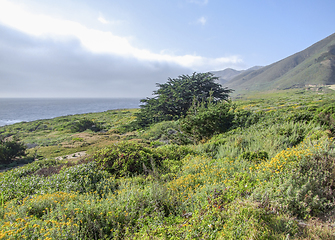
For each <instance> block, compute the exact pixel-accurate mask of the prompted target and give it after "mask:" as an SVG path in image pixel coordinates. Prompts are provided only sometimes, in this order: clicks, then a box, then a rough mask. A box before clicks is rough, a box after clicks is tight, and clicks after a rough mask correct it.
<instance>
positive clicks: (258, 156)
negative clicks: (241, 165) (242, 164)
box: [239, 151, 269, 162]
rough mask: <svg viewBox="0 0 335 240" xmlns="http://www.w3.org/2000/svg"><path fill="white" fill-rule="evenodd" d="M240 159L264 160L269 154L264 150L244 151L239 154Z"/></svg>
mask: <svg viewBox="0 0 335 240" xmlns="http://www.w3.org/2000/svg"><path fill="white" fill-rule="evenodd" d="M239 158H240V159H246V160H248V161H252V162H259V161H261V160H266V159H268V158H269V154H268V153H267V152H265V151H257V152H249V151H248V152H244V153H242V154H241V155H240V156H239Z"/></svg>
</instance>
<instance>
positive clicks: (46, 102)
mask: <svg viewBox="0 0 335 240" xmlns="http://www.w3.org/2000/svg"><path fill="white" fill-rule="evenodd" d="M139 104H140V99H133V98H104V99H102V98H101V99H91V98H85V99H82V98H74V99H56V98H55V99H45V98H35V99H31V98H29V99H24V98H0V126H5V125H10V124H14V123H18V122H30V121H34V120H39V119H50V118H55V117H60V116H67V115H74V114H83V113H91V112H104V111H107V110H114V109H127V108H138V107H139Z"/></svg>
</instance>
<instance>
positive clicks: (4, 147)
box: [0, 138, 26, 164]
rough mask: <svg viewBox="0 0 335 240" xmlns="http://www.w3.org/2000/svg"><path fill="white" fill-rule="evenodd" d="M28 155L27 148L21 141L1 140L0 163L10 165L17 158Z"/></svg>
mask: <svg viewBox="0 0 335 240" xmlns="http://www.w3.org/2000/svg"><path fill="white" fill-rule="evenodd" d="M25 155H26V146H25V145H24V144H23V143H22V142H19V139H17V138H13V139H12V140H4V139H3V138H0V163H1V164H3V163H9V162H10V161H12V160H14V159H15V158H17V157H21V156H25Z"/></svg>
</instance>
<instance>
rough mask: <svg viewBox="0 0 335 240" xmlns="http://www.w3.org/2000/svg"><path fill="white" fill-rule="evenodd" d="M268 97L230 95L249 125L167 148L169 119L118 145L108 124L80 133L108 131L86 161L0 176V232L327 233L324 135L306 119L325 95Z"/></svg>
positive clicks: (156, 235) (333, 166)
mask: <svg viewBox="0 0 335 240" xmlns="http://www.w3.org/2000/svg"><path fill="white" fill-rule="evenodd" d="M273 96H274V97H273V98H271V95H263V96H260V97H262V98H263V100H260V99H257V98H253V99H249V100H243V101H242V100H239V101H237V102H236V105H237V107H238V108H240V109H244V110H245V111H250V112H251V114H246V115H243V118H245V117H246V118H247V119H248V118H252V119H253V121H249V123H250V124H245V125H243V126H234V127H233V128H232V129H231V130H230V131H229V132H226V133H223V134H220V135H216V136H214V137H212V138H211V139H210V140H209V141H207V142H203V143H199V144H197V145H192V144H191V145H182V144H181V143H182V142H179V145H178V144H172V142H171V141H170V142H169V144H167V143H168V142H167V141H166V140H167V139H168V138H165V137H164V136H163V134H165V133H166V132H167V131H169V129H170V130H171V129H177V130H178V128H177V127H178V124H177V123H176V122H165V123H161V124H158V125H156V126H152V127H151V128H150V129H145V130H143V132H140V133H138V134H137V133H131V134H133V136H134V135H135V134H136V136H135V137H136V138H137V140H135V139H131V140H128V141H129V142H120V139H122V135H121V134H118V133H116V128H115V127H111V128H112V129H106V130H107V133H92V132H87V133H89V134H90V135H91V136H94V137H95V136H107V138H100V139H98V140H97V142H96V143H94V144H92V145H91V147H92V148H91V151H92V153H93V152H94V154H95V155H93V156H89V157H87V158H86V159H82V160H61V161H58V160H54V159H49V160H45V159H44V160H38V161H34V162H33V163H30V164H27V165H25V166H22V167H20V168H16V169H12V170H7V171H5V172H2V173H0V239H335V234H334V232H335V231H334V224H335V214H334V211H335V205H334V203H335V199H334V196H335V195H334V192H335V185H334V183H335V162H334V160H335V142H334V138H333V134H334V133H333V132H332V131H330V130H329V128H328V127H327V126H328V125H325V124H322V123H320V122H318V121H315V120H314V118H313V116H314V115H313V114H314V113H315V112H317V109H318V108H320V107H323V106H327V104H329V103H331V99H334V95H331V94H328V95H326V94H325V95H316V94H315V93H313V92H311V93H308V92H304V93H303V94H300V93H297V92H289V93H286V95H285V94H284V93H282V92H281V93H278V95H277V96H276V95H273ZM316 99H318V100H316ZM269 109H270V110H269ZM108 114H109V116H108V117H110V115H113V114H110V113H108ZM127 114H128V113H125V114H124V115H125V116H129V115H127ZM252 114H257V118H254V116H253V115H252ZM115 115H118V114H115ZM85 117H87V116H85ZM118 121H120V122H124V123H127V121H131V116H130V117H129V118H127V117H126V120H121V119H120V120H118ZM110 130H113V131H110ZM108 131H110V135H109V133H108ZM179 133H180V134H183V133H181V132H179ZM99 134H100V135H99ZM105 134H106V135H105ZM115 134H117V135H118V136H120V138H119V139H117V140H112V139H110V137H111V136H115ZM165 136H166V135H165ZM179 137H180V136H179ZM182 137H185V138H186V137H187V136H186V135H184V136H182ZM74 138H80V136H78V135H75V136H72V137H71V140H72V139H74ZM141 138H142V139H141ZM82 139H83V141H81V140H80V141H79V142H80V143H82V142H85V141H87V139H85V137H82ZM169 139H170V140H171V138H169ZM123 140H124V139H123ZM160 140H161V141H160ZM119 144H120V145H119ZM93 146H94V147H95V148H93ZM58 147H59V148H61V146H58ZM105 147H106V148H105ZM129 149H133V150H132V151H129ZM72 150H78V149H76V148H73V149H72ZM53 151H55V150H53ZM61 151H64V150H61ZM135 153H136V154H135ZM246 153H249V155H248V154H246ZM265 153H266V154H265ZM247 156H253V157H247ZM104 159H105V160H104ZM100 160H101V161H110V162H111V163H113V164H116V165H115V166H114V167H115V168H114V167H113V168H112V169H109V168H104V167H103V166H101V165H100V164H98V163H99V161H100ZM128 160H129V161H128ZM131 161H137V162H138V163H145V164H146V165H145V166H146V167H143V164H142V165H141V167H142V168H143V169H142V170H143V171H139V170H140V167H139V168H136V169H133V168H131V166H130V165H127V164H128V163H130V162H131ZM155 161H158V162H157V163H156V162H155ZM149 163H150V164H151V165H150V164H149ZM111 166H112V165H111ZM120 167H122V174H118V173H120V172H115V171H114V169H117V168H120ZM145 169H146V170H145Z"/></svg>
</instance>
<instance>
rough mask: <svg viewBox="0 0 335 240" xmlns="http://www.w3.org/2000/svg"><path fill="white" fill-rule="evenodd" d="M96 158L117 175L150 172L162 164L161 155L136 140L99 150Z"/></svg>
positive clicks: (95, 155)
mask: <svg viewBox="0 0 335 240" xmlns="http://www.w3.org/2000/svg"><path fill="white" fill-rule="evenodd" d="M93 158H94V160H95V161H96V162H97V163H98V164H99V165H100V166H101V167H102V169H104V170H106V171H108V172H110V173H112V174H115V175H117V176H127V175H136V174H148V173H149V172H150V171H153V170H154V168H155V167H160V166H161V164H162V158H161V156H160V155H159V154H158V153H156V152H155V151H153V150H152V149H150V148H148V147H144V146H142V145H140V144H138V143H135V142H120V143H117V144H115V145H112V146H110V147H107V148H104V149H101V150H99V151H97V152H96V153H95V154H94V156H93Z"/></svg>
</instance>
